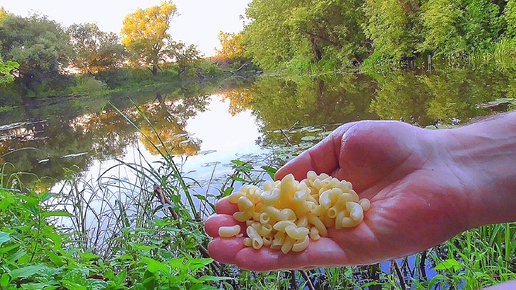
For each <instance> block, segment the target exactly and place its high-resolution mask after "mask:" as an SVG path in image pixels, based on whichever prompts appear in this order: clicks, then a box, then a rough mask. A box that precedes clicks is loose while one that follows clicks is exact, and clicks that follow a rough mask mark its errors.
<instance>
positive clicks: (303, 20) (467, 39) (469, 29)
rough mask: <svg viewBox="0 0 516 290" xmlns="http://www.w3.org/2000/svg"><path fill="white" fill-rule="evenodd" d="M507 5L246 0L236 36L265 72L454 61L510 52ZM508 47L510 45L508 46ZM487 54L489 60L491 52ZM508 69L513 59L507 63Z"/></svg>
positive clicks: (484, 1) (472, 0)
mask: <svg viewBox="0 0 516 290" xmlns="http://www.w3.org/2000/svg"><path fill="white" fill-rule="evenodd" d="M515 6H516V4H515V1H514V0H509V1H490V0H464V1H457V0H454V1H442V0H424V1H412V0H409V1H396V0H380V1H372V0H332V1H296V2H292V1H286V0H273V1H258V0H255V1H252V2H251V3H250V5H249V7H248V9H247V11H246V16H247V17H248V18H249V20H250V23H249V24H248V25H247V26H246V27H245V29H244V31H243V38H244V40H243V46H244V48H245V50H246V51H247V53H248V55H249V56H250V57H252V58H253V61H254V62H255V63H256V64H258V65H259V66H260V67H262V68H264V69H266V70H288V71H292V72H299V71H301V72H305V73H306V72H318V71H321V70H322V71H327V70H341V69H346V68H350V67H356V66H357V65H358V64H362V63H363V64H362V69H363V70H365V71H376V70H377V68H378V67H382V66H387V67H389V68H392V67H405V66H409V67H413V66H414V61H416V60H418V59H420V61H428V65H429V66H431V64H432V63H436V62H442V61H443V60H444V61H445V62H446V63H451V64H457V63H466V62H468V60H469V58H470V56H472V55H477V56H478V55H482V56H493V57H495V58H498V53H495V51H499V50H500V48H501V47H503V51H504V54H509V55H514V53H515V50H516V46H514V37H515V28H514V27H515V26H516V18H515V12H514V11H515V10H516V9H515V8H514V7H515ZM508 43H511V44H512V45H511V44H508ZM493 54H494V55H493ZM507 63H509V64H510V67H511V69H514V61H509V62H507Z"/></svg>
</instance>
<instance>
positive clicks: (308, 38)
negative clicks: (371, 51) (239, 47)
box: [244, 0, 366, 70]
mask: <svg viewBox="0 0 516 290" xmlns="http://www.w3.org/2000/svg"><path fill="white" fill-rule="evenodd" d="M362 3H363V0H329V1H328V0H312V1H308V0H303V1H289V0H271V1H259V0H254V1H252V2H251V4H250V5H249V7H248V9H247V10H246V15H247V17H248V18H249V19H250V20H251V22H250V23H249V25H247V26H246V27H245V29H244V47H245V49H246V50H247V51H248V53H249V54H250V55H252V57H253V60H254V61H255V63H256V64H258V65H259V66H260V67H262V68H264V69H278V68H281V67H288V68H290V69H301V70H305V69H310V68H311V67H316V68H317V67H330V68H337V69H338V68H340V67H341V66H348V65H350V64H352V63H353V62H355V61H360V60H361V59H362V58H363V57H365V51H366V50H365V47H366V38H365V35H364V32H363V30H362V27H361V25H360V21H361V19H362V18H363V13H362V10H361V9H360V7H361V5H362Z"/></svg>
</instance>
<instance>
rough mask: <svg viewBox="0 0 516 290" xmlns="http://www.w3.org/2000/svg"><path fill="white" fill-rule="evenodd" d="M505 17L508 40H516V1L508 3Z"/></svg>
mask: <svg viewBox="0 0 516 290" xmlns="http://www.w3.org/2000/svg"><path fill="white" fill-rule="evenodd" d="M503 15H504V17H505V22H506V23H507V30H506V32H505V36H506V38H508V39H510V38H512V39H514V38H516V0H508V1H507V5H506V6H505V9H504V13H503Z"/></svg>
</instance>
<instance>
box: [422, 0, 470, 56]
mask: <svg viewBox="0 0 516 290" xmlns="http://www.w3.org/2000/svg"><path fill="white" fill-rule="evenodd" d="M459 5H460V2H459V1H446V0H428V1H427V2H426V3H424V4H423V5H422V6H421V13H422V14H421V19H422V25H423V35H425V38H424V41H423V42H422V43H421V45H420V47H419V50H420V51H422V52H429V53H433V54H434V55H435V56H445V57H452V56H453V57H457V56H460V55H461V54H463V53H465V51H466V42H465V41H464V39H463V37H462V36H461V34H460V30H459V27H458V23H459V18H460V17H461V16H462V14H463V11H462V10H461V7H460V6H459Z"/></svg>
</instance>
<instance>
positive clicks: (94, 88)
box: [70, 76, 107, 96]
mask: <svg viewBox="0 0 516 290" xmlns="http://www.w3.org/2000/svg"><path fill="white" fill-rule="evenodd" d="M106 87H107V85H106V84H105V83H104V82H103V81H101V80H97V79H95V78H94V77H87V76H81V77H78V78H77V84H76V85H75V86H73V87H71V88H70V90H71V93H72V94H74V95H90V96H99V95H101V94H102V92H103V91H105V89H106Z"/></svg>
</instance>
